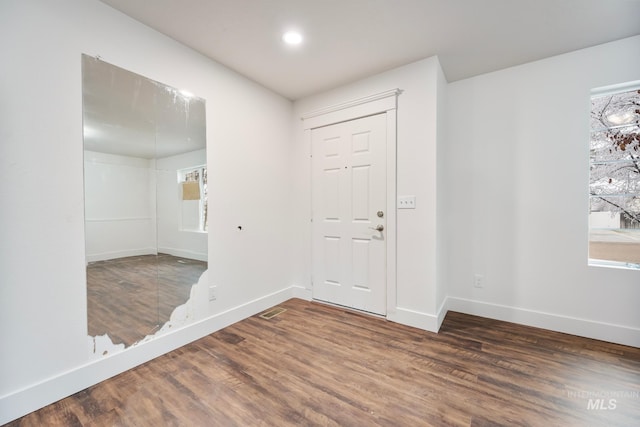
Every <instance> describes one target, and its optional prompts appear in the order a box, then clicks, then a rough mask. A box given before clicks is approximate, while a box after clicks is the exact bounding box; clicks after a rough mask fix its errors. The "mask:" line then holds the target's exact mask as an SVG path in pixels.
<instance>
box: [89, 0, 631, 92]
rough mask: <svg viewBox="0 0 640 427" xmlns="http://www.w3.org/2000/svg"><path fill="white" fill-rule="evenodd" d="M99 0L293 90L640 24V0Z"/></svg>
mask: <svg viewBox="0 0 640 427" xmlns="http://www.w3.org/2000/svg"><path fill="white" fill-rule="evenodd" d="M101 1H102V2H103V3H106V4H108V5H111V6H112V7H114V8H116V9H118V10H120V11H122V12H124V13H125V14H127V15H129V16H131V17H132V18H134V19H136V20H138V21H140V22H142V23H144V24H146V25H148V26H150V27H152V28H154V29H156V30H158V31H159V32H161V33H164V34H166V35H168V36H170V37H172V38H173V39H175V40H178V41H180V42H182V43H183V44H185V45H187V46H189V47H191V48H193V49H195V50H197V51H199V52H201V53H203V54H204V55H206V56H208V57H210V58H212V59H214V60H216V61H218V62H220V63H222V64H224V65H226V66H228V67H229V68H231V69H233V70H235V71H237V72H239V73H241V74H243V75H245V76H247V77H249V78H251V79H252V80H254V81H256V82H258V83H260V84H262V85H264V86H266V87H268V88H270V89H272V90H273V91H275V92H277V93H280V94H282V95H283V96H285V97H287V98H289V99H292V100H295V99H299V98H302V97H305V96H307V95H311V94H313V93H317V92H321V91H323V90H327V89H331V88H333V87H336V86H339V85H341V84H345V83H349V82H351V81H355V80H358V79H361V78H363V77H366V76H370V75H373V74H376V73H379V72H382V71H385V70H388V69H391V68H395V67H397V66H400V65H404V64H408V63H410V62H413V61H416V60H418V59H422V58H427V57H429V56H433V55H438V57H439V58H440V62H441V65H442V68H443V70H444V72H445V75H446V77H447V79H448V81H450V82H451V81H455V80H460V79H464V78H467V77H471V76H474V75H478V74H482V73H486V72H490V71H495V70H499V69H502V68H506V67H509V66H513V65H518V64H523V63H526V62H530V61H534V60H537V59H542V58H546V57H549V56H553V55H557V54H561V53H566V52H569V51H572V50H576V49H581V48H585V47H589V46H594V45H597V44H601V43H605V42H609V41H613V40H618V39H621V38H625V37H630V36H633V35H638V34H640V1H638V0H154V1H149V0H101ZM287 29H298V30H300V31H301V32H302V33H303V35H304V37H305V41H304V44H303V45H302V46H299V47H296V48H291V47H287V46H284V45H283V43H282V42H281V36H282V33H283V32H284V31H285V30H287Z"/></svg>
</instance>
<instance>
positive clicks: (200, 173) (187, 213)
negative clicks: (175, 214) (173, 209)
mask: <svg viewBox="0 0 640 427" xmlns="http://www.w3.org/2000/svg"><path fill="white" fill-rule="evenodd" d="M178 183H179V184H180V208H181V209H180V224H181V226H182V229H183V230H188V231H201V232H206V231H207V224H208V217H207V210H208V209H207V206H208V195H207V167H206V166H195V167H191V168H187V169H181V170H179V171H178Z"/></svg>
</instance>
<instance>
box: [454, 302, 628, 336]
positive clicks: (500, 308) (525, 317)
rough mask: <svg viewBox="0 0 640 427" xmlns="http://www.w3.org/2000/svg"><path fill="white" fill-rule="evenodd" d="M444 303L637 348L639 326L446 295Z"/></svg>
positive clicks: (491, 316)
mask: <svg viewBox="0 0 640 427" xmlns="http://www.w3.org/2000/svg"><path fill="white" fill-rule="evenodd" d="M444 306H445V307H446V309H447V310H450V311H457V312H460V313H466V314H472V315H476V316H481V317H488V318H491V319H496V320H504V321H506V322H512V323H518V324H521V325H527V326H534V327H536V328H542V329H549V330H552V331H557V332H564V333H567V334H571V335H577V336H581V337H586V338H593V339H597V340H601V341H608V342H612V343H616V344H623V345H628V346H632V347H640V329H637V328H631V327H628V326H623V325H614V324H611V323H603V322H595V321H593V320H588V319H580V318H576V317H569V316H562V315H558V314H552V313H545V312H542V311H536V310H529V309H524V308H517V307H510V306H505V305H500V304H491V303H487V302H482V301H475V300H469V299H464V298H455V297H447V299H446V301H445V304H444Z"/></svg>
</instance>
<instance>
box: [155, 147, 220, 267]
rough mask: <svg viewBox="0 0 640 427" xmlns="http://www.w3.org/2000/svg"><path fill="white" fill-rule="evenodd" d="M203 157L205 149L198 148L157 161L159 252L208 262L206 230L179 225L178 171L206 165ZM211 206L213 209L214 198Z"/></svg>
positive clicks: (180, 206)
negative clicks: (199, 230)
mask: <svg viewBox="0 0 640 427" xmlns="http://www.w3.org/2000/svg"><path fill="white" fill-rule="evenodd" d="M206 156H207V153H206V150H198V151H191V152H189V153H184V154H179V155H176V156H171V157H164V158H162V159H158V160H157V161H156V168H157V173H158V196H157V200H158V210H157V212H158V251H159V252H161V253H166V254H170V255H175V256H180V257H184V258H191V259H199V260H201V261H207V252H208V251H207V240H208V239H207V233H203V232H197V231H191V230H184V229H183V227H182V222H181V212H182V199H181V198H180V196H181V192H180V186H179V183H178V179H177V174H178V170H180V169H185V168H189V167H194V166H200V165H203V164H206V161H207V157H206ZM192 203H198V201H197V200H196V201H193V202H192ZM210 205H211V207H212V208H215V207H216V203H215V200H214V201H212V202H211V203H210Z"/></svg>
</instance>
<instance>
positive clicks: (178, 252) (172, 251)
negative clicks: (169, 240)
mask: <svg viewBox="0 0 640 427" xmlns="http://www.w3.org/2000/svg"><path fill="white" fill-rule="evenodd" d="M158 253H163V254H167V255H173V256H176V257H179V258H187V259H195V260H198V261H205V262H207V261H208V260H209V256H208V255H207V254H205V253H201V252H195V251H189V250H186V249H178V248H166V247H159V248H158Z"/></svg>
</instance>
